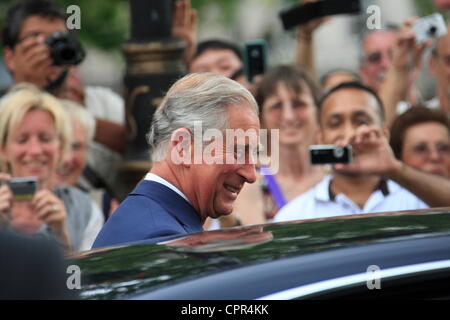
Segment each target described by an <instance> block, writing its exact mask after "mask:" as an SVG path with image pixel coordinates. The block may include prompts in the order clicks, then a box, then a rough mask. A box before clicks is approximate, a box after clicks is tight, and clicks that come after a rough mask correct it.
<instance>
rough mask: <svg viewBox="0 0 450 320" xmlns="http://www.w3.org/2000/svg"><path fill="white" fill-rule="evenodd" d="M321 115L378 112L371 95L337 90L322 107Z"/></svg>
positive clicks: (353, 90)
mask: <svg viewBox="0 0 450 320" xmlns="http://www.w3.org/2000/svg"><path fill="white" fill-rule="evenodd" d="M322 109H323V110H322V112H321V114H322V115H328V116H331V115H336V114H344V113H346V114H348V113H351V114H354V113H355V112H366V113H373V112H379V111H380V110H379V106H378V102H377V100H376V99H375V97H373V96H372V95H371V94H369V93H368V92H365V91H363V90H359V89H355V88H346V89H341V90H338V91H336V92H334V93H332V94H331V96H329V97H328V98H327V99H326V100H325V101H324V103H323V105H322Z"/></svg>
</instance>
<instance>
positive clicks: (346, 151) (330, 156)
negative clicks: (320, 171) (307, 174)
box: [309, 145, 353, 164]
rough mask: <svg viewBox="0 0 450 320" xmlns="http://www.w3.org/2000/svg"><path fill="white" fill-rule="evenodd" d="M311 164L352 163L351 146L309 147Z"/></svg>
mask: <svg viewBox="0 0 450 320" xmlns="http://www.w3.org/2000/svg"><path fill="white" fill-rule="evenodd" d="M309 155H310V163H311V164H337V163H344V164H348V163H351V162H352V160H353V159H352V146H351V145H348V146H345V147H340V146H335V145H312V146H309Z"/></svg>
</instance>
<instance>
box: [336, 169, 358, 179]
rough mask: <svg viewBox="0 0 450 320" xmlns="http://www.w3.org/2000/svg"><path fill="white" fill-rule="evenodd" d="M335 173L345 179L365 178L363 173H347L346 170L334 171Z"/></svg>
mask: <svg viewBox="0 0 450 320" xmlns="http://www.w3.org/2000/svg"><path fill="white" fill-rule="evenodd" d="M333 173H335V174H339V175H342V176H345V177H349V178H357V177H361V176H363V174H362V173H356V172H351V171H346V170H333Z"/></svg>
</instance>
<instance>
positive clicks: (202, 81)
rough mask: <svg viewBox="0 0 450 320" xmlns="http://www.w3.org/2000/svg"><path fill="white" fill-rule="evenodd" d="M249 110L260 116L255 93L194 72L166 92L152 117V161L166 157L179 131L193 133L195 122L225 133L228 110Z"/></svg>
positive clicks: (224, 78) (237, 85)
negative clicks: (232, 107) (234, 108)
mask: <svg viewBox="0 0 450 320" xmlns="http://www.w3.org/2000/svg"><path fill="white" fill-rule="evenodd" d="M231 105H233V106H235V107H247V108H251V110H253V111H254V113H255V116H256V117H257V116H258V107H257V104H256V101H255V99H254V98H253V96H252V94H251V93H250V92H249V91H248V90H247V89H245V88H244V87H243V86H242V85H240V84H239V83H237V82H236V81H234V80H231V79H228V78H226V77H224V76H222V75H219V74H215V73H192V74H189V75H187V76H185V77H183V78H181V79H180V80H178V81H177V82H176V83H175V84H174V85H173V86H172V87H171V88H170V89H169V91H168V92H167V94H166V96H165V97H164V99H163V100H162V102H161V104H160V105H159V107H158V109H157V110H156V111H155V114H154V115H153V120H152V124H151V127H150V132H149V133H148V135H147V139H148V143H149V144H150V147H151V150H150V152H151V159H152V161H153V162H159V161H163V160H164V159H165V158H166V152H167V146H168V143H169V142H170V138H171V136H172V133H173V132H174V131H175V130H177V129H180V128H186V129H188V130H189V131H190V132H191V133H193V132H194V123H196V122H198V121H201V123H202V129H203V130H204V131H206V130H208V129H218V130H221V131H224V130H225V129H226V128H227V127H228V113H227V110H228V108H229V107H230V106H231Z"/></svg>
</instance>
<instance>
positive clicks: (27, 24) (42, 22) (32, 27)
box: [20, 15, 67, 36]
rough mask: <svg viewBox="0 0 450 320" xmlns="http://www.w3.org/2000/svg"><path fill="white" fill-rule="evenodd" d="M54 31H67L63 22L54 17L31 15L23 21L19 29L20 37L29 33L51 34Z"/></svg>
mask: <svg viewBox="0 0 450 320" xmlns="http://www.w3.org/2000/svg"><path fill="white" fill-rule="evenodd" d="M54 31H67V27H66V24H65V21H64V20H63V19H60V18H56V17H45V16H40V15H32V16H29V17H28V18H26V19H25V21H24V22H23V24H22V27H21V29H20V35H22V36H27V35H29V34H30V33H46V34H48V33H52V32H54Z"/></svg>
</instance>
